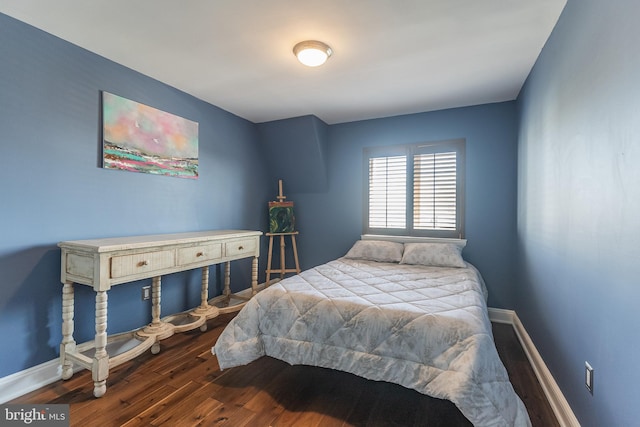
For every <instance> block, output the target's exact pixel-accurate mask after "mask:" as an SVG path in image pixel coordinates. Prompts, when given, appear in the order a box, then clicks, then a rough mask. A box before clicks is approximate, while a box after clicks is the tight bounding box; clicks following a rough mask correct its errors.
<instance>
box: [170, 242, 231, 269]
mask: <svg viewBox="0 0 640 427" xmlns="http://www.w3.org/2000/svg"><path fill="white" fill-rule="evenodd" d="M220 258H222V244H220V243H214V244H211V245H201V246H194V247H192V248H181V249H178V264H179V265H185V264H193V263H194V262H202V261H215V260H217V259H220Z"/></svg>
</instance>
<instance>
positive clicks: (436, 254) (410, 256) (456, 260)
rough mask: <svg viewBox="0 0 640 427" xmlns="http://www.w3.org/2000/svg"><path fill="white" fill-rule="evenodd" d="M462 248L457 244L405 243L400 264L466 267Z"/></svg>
mask: <svg viewBox="0 0 640 427" xmlns="http://www.w3.org/2000/svg"><path fill="white" fill-rule="evenodd" d="M461 252H462V247H461V246H460V245H457V244H455V243H405V244H404V253H403V255H402V260H401V261H400V264H419V265H426V266H430V267H465V266H466V264H465V262H464V260H463V259H462V253H461Z"/></svg>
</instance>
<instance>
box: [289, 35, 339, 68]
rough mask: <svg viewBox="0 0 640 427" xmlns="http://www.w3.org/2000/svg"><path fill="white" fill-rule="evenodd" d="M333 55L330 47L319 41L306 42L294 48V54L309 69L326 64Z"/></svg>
mask: <svg viewBox="0 0 640 427" xmlns="http://www.w3.org/2000/svg"><path fill="white" fill-rule="evenodd" d="M332 53H333V51H332V50H331V48H330V47H329V46H328V45H326V44H325V43H322V42H319V41H317V40H305V41H303V42H300V43H298V44H297V45H295V46H294V47H293V54H294V55H295V56H296V57H297V58H298V61H300V62H301V63H303V64H304V65H306V66H308V67H317V66H318V65H322V64H324V63H325V62H326V61H327V59H328V58H329V57H330V56H331V54H332Z"/></svg>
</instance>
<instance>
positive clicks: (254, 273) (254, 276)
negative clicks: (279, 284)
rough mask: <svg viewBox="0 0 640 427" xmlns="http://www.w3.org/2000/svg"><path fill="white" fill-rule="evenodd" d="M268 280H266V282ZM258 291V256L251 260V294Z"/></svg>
mask: <svg viewBox="0 0 640 427" xmlns="http://www.w3.org/2000/svg"><path fill="white" fill-rule="evenodd" d="M268 283H269V282H267V284H268ZM257 293H258V257H257V256H256V257H253V261H251V296H253V295H255V294H257Z"/></svg>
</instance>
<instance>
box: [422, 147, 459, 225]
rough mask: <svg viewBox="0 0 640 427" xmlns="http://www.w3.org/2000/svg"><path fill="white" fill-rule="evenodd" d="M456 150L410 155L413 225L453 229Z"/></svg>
mask: <svg viewBox="0 0 640 427" xmlns="http://www.w3.org/2000/svg"><path fill="white" fill-rule="evenodd" d="M456 194H457V192H456V153H455V152H449V153H433V154H417V155H415V156H414V157H413V227H414V228H415V229H418V230H455V229H456V224H457V222H456Z"/></svg>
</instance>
